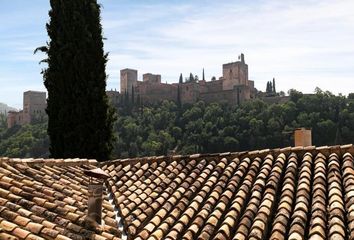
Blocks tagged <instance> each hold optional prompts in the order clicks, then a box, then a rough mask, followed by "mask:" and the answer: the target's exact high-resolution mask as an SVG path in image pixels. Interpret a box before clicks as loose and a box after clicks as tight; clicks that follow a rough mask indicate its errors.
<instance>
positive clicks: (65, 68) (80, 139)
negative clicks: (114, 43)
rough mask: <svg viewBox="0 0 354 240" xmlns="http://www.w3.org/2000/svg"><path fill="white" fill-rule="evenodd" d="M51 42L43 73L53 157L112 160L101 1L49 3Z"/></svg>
mask: <svg viewBox="0 0 354 240" xmlns="http://www.w3.org/2000/svg"><path fill="white" fill-rule="evenodd" d="M50 6H51V10H50V11H49V17H50V21H49V23H48V24H47V25H46V27H47V32H48V35H49V38H50V42H49V43H48V46H47V47H41V48H39V49H38V50H42V51H45V52H46V53H47V59H45V60H44V61H45V62H47V63H48V67H47V69H45V70H44V71H43V78H44V85H45V87H46V88H47V90H48V100H47V109H46V111H47V114H48V117H49V120H48V135H49V138H50V153H51V157H54V158H74V157H80V158H93V159H97V160H107V159H109V156H110V153H111V150H112V147H113V141H114V137H113V131H112V128H113V122H114V118H115V116H114V111H113V109H112V108H110V107H109V104H108V98H107V95H106V92H105V88H106V73H105V68H106V62H107V54H105V53H104V50H103V41H102V26H101V24H100V6H99V5H98V4H97V0H50Z"/></svg>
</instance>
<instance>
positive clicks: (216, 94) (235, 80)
mask: <svg viewBox="0 0 354 240" xmlns="http://www.w3.org/2000/svg"><path fill="white" fill-rule="evenodd" d="M120 81H121V84H120V87H121V88H120V93H114V92H113V91H108V92H107V94H108V96H109V97H110V99H111V100H112V99H113V102H114V103H117V102H119V99H124V98H125V99H131V100H132V101H139V102H141V103H143V104H151V103H158V102H161V101H163V100H172V101H176V102H180V103H182V104H183V103H194V102H197V101H199V100H202V101H204V102H206V103H210V102H228V103H230V104H240V103H241V102H243V101H246V100H249V99H251V98H255V96H256V92H257V90H256V89H255V87H254V81H252V80H249V79H248V65H247V64H246V63H245V57H244V55H243V54H241V55H240V56H239V61H237V62H232V63H227V64H224V65H223V66H222V77H220V78H219V79H218V80H216V79H215V78H214V79H212V80H211V81H206V80H205V77H204V70H203V78H202V79H201V80H198V79H194V78H192V79H189V80H188V81H185V82H183V80H182V79H180V82H179V83H172V84H168V83H162V82H161V75H158V74H152V73H146V74H143V80H142V81H139V80H138V71H137V70H134V69H128V68H127V69H123V70H121V71H120ZM119 96H120V98H119Z"/></svg>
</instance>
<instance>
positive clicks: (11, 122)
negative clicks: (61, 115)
mask: <svg viewBox="0 0 354 240" xmlns="http://www.w3.org/2000/svg"><path fill="white" fill-rule="evenodd" d="M46 106H47V102H46V93H45V92H37V91H27V92H24V93H23V110H21V111H18V112H17V111H10V112H9V113H8V115H7V126H8V128H11V127H13V126H15V125H25V124H30V123H32V122H34V121H36V120H41V119H43V118H44V116H45V115H46V112H45V108H46Z"/></svg>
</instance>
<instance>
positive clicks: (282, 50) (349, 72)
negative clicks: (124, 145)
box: [0, 0, 354, 104]
mask: <svg viewBox="0 0 354 240" xmlns="http://www.w3.org/2000/svg"><path fill="white" fill-rule="evenodd" d="M33 1H35V2H36V4H32V3H33ZM33 1H31V4H27V3H23V1H21V0H13V1H12V2H11V4H10V3H6V4H5V7H3V8H2V9H5V10H0V20H1V22H2V27H1V28H0V84H1V88H0V102H2V101H3V102H7V103H9V104H12V103H15V102H16V101H18V99H17V96H18V95H21V94H22V93H21V91H22V90H23V89H25V90H27V89H30V88H35V89H43V84H42V76H41V75H40V70H41V68H42V66H39V65H38V61H39V60H40V59H42V57H43V56H42V55H36V56H34V55H33V54H32V53H33V49H34V48H35V47H37V46H41V45H43V44H45V41H46V40H47V35H46V32H45V22H46V21H47V20H48V17H47V11H48V8H49V6H48V3H44V2H43V1H40V0H33ZM100 2H101V3H102V4H103V6H104V8H103V9H102V24H103V28H104V35H105V37H107V40H106V41H105V50H106V51H108V52H110V55H109V59H110V60H109V62H108V64H107V73H108V74H109V79H108V88H117V89H119V70H120V69H122V68H126V67H130V68H136V69H138V70H139V74H142V73H144V72H154V73H161V74H162V78H163V81H168V82H175V81H177V79H178V76H179V73H180V72H182V73H183V74H184V75H187V74H189V73H190V72H193V73H194V74H201V70H202V68H203V67H204V68H205V70H206V76H207V77H208V78H211V77H212V76H216V77H219V76H220V75H221V70H222V69H221V66H222V64H223V63H226V62H231V61H235V60H236V59H237V55H238V54H239V53H241V52H244V53H245V54H246V62H247V63H248V64H249V73H250V78H252V79H254V80H255V84H256V87H257V88H259V89H262V90H264V88H265V83H266V81H268V80H270V79H272V78H273V77H276V79H277V86H278V89H281V90H284V91H286V90H288V89H290V88H296V89H299V90H301V91H304V92H312V91H313V90H314V88H315V87H316V86H319V87H321V88H323V89H328V90H331V91H333V92H335V93H339V92H342V93H345V94H346V93H349V92H352V91H354V81H353V80H354V45H353V42H354V15H353V14H352V11H353V9H354V1H352V0H341V1H335V0H321V1H320V0H303V1H291V0H284V1H278V0H255V1H241V0H239V1H236V0H233V1H226V0H225V1H224V0H220V1H211V0H205V1H200V0H193V1H186V0H179V1H177V0H171V1H162V0H160V1H151V0H147V1H128V0H117V1H109V0H102V1H100ZM32 19H35V21H31V20H32ZM3 23H5V25H6V26H5V27H3V26H4V24H3ZM14 72H15V73H16V74H14ZM19 79H22V81H21V88H19V87H18V86H19V85H18V84H15V82H18V81H19ZM334 82H335V84H333V83H334ZM5 85H6V86H7V90H4V88H3V86H5ZM5 91H6V92H5ZM9 91H13V94H8V93H7V92H9ZM15 92H16V93H15ZM10 95H12V96H13V97H11V96H10ZM15 96H16V99H15Z"/></svg>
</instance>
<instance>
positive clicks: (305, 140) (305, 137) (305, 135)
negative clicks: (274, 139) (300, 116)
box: [294, 128, 312, 147]
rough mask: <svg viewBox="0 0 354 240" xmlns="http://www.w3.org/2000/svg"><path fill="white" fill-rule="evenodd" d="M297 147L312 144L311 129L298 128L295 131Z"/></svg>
mask: <svg viewBox="0 0 354 240" xmlns="http://www.w3.org/2000/svg"><path fill="white" fill-rule="evenodd" d="M294 140H295V147H299V146H301V147H307V146H312V134H311V129H306V128H297V129H295V132H294Z"/></svg>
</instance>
